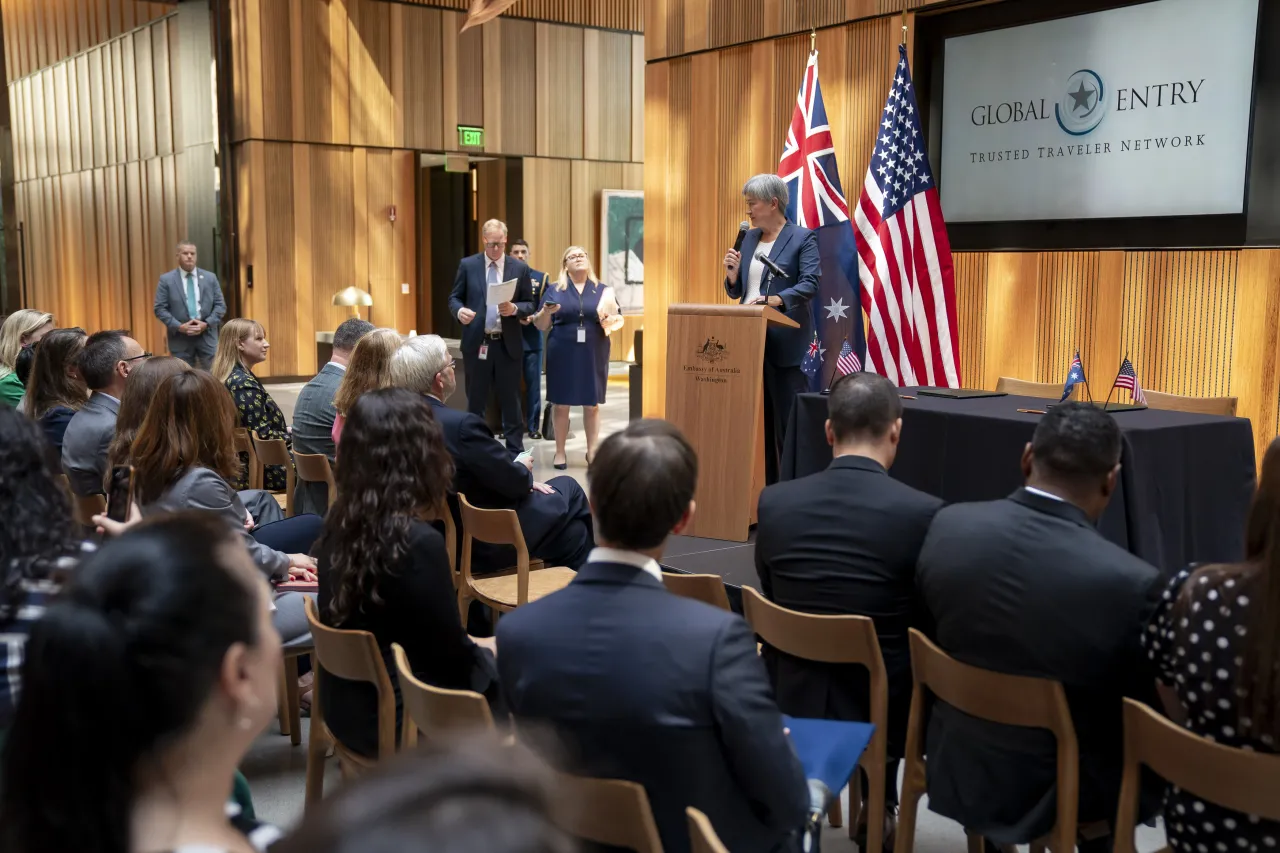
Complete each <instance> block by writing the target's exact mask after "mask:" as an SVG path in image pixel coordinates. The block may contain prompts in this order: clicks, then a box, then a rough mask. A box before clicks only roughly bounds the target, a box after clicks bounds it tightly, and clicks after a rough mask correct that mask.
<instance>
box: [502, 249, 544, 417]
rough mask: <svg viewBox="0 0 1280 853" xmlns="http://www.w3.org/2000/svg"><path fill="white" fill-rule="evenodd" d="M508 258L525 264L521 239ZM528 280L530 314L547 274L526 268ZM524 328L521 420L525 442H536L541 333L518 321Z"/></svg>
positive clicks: (536, 305)
mask: <svg viewBox="0 0 1280 853" xmlns="http://www.w3.org/2000/svg"><path fill="white" fill-rule="evenodd" d="M510 255H511V257H513V258H515V259H516V260H518V261H523V262H524V263H525V264H528V263H529V241H528V240H525V239H524V238H523V237H522V238H520V239H519V240H516V241H515V242H513V243H512V244H511V250H510ZM529 279H530V280H531V281H532V282H533V310H534V311H535V312H536V311H537V310H538V309H539V308H541V307H542V294H543V293H544V292H545V291H546V289H547V274H546V273H544V272H538V271H537V270H535V269H534V268H533V267H532V266H530V267H529ZM520 322H521V323H523V324H524V329H523V330H522V331H523V332H524V383H525V386H526V391H525V406H524V411H525V419H526V420H527V421H528V423H527V424H526V427H527V428H528V431H529V438H532V439H540V438H542V433H541V432H540V431H539V428H540V426H541V424H540V421H541V417H540V416H541V415H542V332H540V331H538V328H537V326H534V325H533V323H532V322H531V321H530V318H529V317H525V318H524V319H523V320H521V321H520Z"/></svg>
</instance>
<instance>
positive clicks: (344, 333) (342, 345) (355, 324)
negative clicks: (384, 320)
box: [333, 317, 377, 352]
mask: <svg viewBox="0 0 1280 853" xmlns="http://www.w3.org/2000/svg"><path fill="white" fill-rule="evenodd" d="M375 328H377V327H376V326H374V325H373V324H372V323H370V322H369V321H368V320H361V319H360V318H359V317H352V318H350V319H348V320H343V321H342V322H341V323H339V324H338V328H337V329H336V330H335V331H334V333H333V348H334V349H336V350H342V351H343V352H351V351H352V350H353V349H355V348H356V344H357V343H358V342H359V341H360V339H361V338H363V337H364V336H365V335H367V334H369V333H370V332H372V331H373V330H374V329H375Z"/></svg>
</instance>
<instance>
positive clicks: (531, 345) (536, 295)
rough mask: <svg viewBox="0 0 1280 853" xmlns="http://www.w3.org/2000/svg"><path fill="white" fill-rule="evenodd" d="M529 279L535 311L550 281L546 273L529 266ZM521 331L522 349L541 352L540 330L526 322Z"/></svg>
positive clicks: (540, 304)
mask: <svg viewBox="0 0 1280 853" xmlns="http://www.w3.org/2000/svg"><path fill="white" fill-rule="evenodd" d="M529 280H530V281H531V282H532V283H533V289H532V294H533V310H534V311H535V312H536V311H537V310H538V309H539V308H541V307H542V296H543V294H545V293H546V292H547V285H548V284H550V281H549V280H548V279H547V274H546V273H544V272H538V271H537V270H535V269H533V268H532V267H530V268H529ZM521 331H522V332H523V334H524V351H525V352H542V330H541V329H539V328H538V327H537V326H535V325H534V324H533V323H528V324H527V325H524V326H522V327H521Z"/></svg>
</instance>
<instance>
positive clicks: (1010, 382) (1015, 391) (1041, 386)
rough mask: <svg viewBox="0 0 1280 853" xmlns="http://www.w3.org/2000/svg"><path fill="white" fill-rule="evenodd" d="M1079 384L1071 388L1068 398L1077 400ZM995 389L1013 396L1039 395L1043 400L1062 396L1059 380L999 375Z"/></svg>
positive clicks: (1078, 397)
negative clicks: (1035, 379) (1033, 379)
mask: <svg viewBox="0 0 1280 853" xmlns="http://www.w3.org/2000/svg"><path fill="white" fill-rule="evenodd" d="M1079 389H1080V385H1078V384H1077V385H1076V386H1074V387H1073V388H1072V389H1071V395H1070V396H1069V397H1067V399H1068V400H1079V399H1080V395H1079V393H1078V392H1079ZM996 390H997V391H1003V392H1004V393H1005V394H1012V395H1014V396H1015V397H1040V398H1042V399H1045V400H1057V399H1060V398H1061V397H1062V383H1061V382H1031V381H1029V380H1027V379H1014V378H1013V377H1012V376H1001V377H1000V378H999V379H997V380H996Z"/></svg>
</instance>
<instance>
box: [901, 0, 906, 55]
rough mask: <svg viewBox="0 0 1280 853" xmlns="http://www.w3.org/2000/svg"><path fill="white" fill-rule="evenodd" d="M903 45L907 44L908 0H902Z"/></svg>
mask: <svg viewBox="0 0 1280 853" xmlns="http://www.w3.org/2000/svg"><path fill="white" fill-rule="evenodd" d="M902 43H903V44H906V43H907V0H902Z"/></svg>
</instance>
